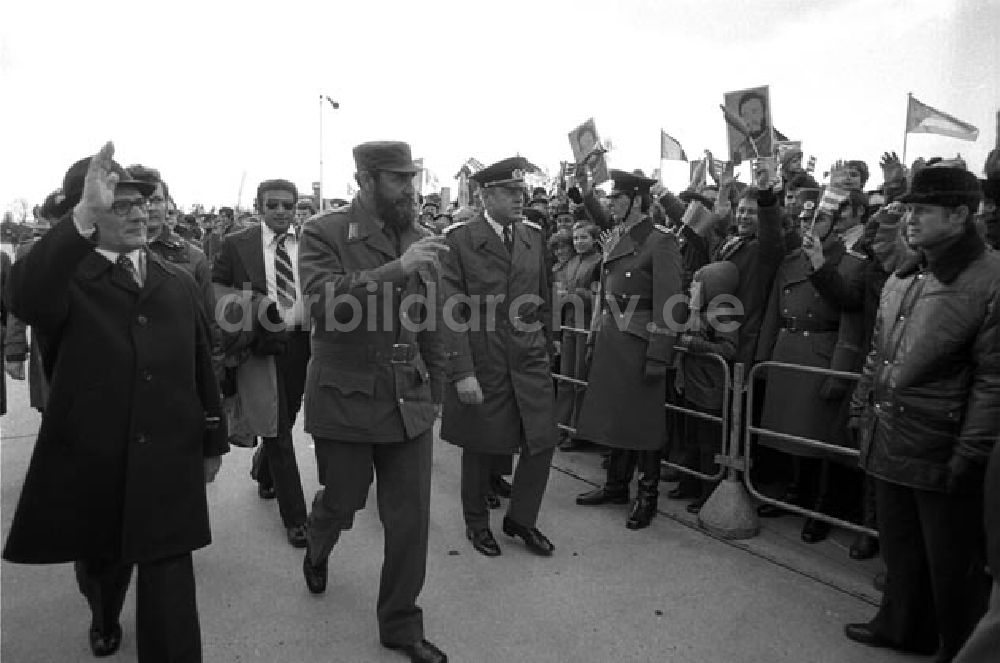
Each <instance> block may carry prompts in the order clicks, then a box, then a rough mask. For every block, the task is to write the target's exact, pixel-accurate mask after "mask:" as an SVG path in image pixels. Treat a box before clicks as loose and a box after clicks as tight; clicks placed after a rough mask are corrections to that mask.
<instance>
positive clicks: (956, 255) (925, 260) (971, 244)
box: [896, 226, 986, 285]
mask: <svg viewBox="0 0 1000 663" xmlns="http://www.w3.org/2000/svg"><path fill="white" fill-rule="evenodd" d="M985 251H986V244H985V243H984V242H983V238H982V237H980V236H979V232H978V231H977V230H976V229H975V228H974V227H972V226H967V227H966V229H965V232H963V233H962V234H961V235H959V236H958V237H956V238H955V239H952V240H948V241H947V242H946V243H945V244H944V245H943V246H942V247H941V248H940V249H939V250H938V251H935V252H934V253H935V254H936V256H935V257H933V258H932V257H931V256H930V255H928V253H927V251H926V250H921V251H918V252H917V253H916V254H914V255H912V256H910V257H909V258H907V259H906V260H905V261H904V262H903V264H902V265H900V267H899V269H898V270H896V276H897V277H899V278H906V277H907V276H912V275H913V274H915V273H917V272H918V271H920V270H921V269H924V268H926V269H927V270H928V271H930V273H931V274H933V275H934V277H935V278H936V279H937V280H938V281H940V282H941V283H944V284H945V285H949V284H951V283H952V282H953V281H954V280H955V279H957V278H958V275H959V274H961V273H962V272H963V271H965V268H966V267H968V266H969V263H971V262H972V261H973V260H975V259H976V258H978V257H979V256H981V255H983V253H984V252H985Z"/></svg>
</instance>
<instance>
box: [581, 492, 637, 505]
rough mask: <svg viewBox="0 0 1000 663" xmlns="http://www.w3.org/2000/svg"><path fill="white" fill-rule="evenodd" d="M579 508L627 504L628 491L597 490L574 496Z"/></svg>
mask: <svg viewBox="0 0 1000 663" xmlns="http://www.w3.org/2000/svg"><path fill="white" fill-rule="evenodd" d="M576 503H577V504H579V505H580V506H598V505H600V504H628V490H608V489H607V488H597V489H595V490H591V491H590V492H587V493H581V494H580V495H577V496H576Z"/></svg>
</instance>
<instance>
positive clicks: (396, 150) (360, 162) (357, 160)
mask: <svg viewBox="0 0 1000 663" xmlns="http://www.w3.org/2000/svg"><path fill="white" fill-rule="evenodd" d="M354 164H355V166H357V169H358V172H361V171H366V170H374V171H380V170H381V171H387V172H390V173H411V174H416V173H419V172H420V167H419V166H417V165H416V164H415V163H413V157H412V155H411V154H410V146H409V145H408V144H407V143H403V142H401V141H396V140H376V141H372V142H369V143H361V144H360V145H358V146H356V147H355V148H354Z"/></svg>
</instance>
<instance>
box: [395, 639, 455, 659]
mask: <svg viewBox="0 0 1000 663" xmlns="http://www.w3.org/2000/svg"><path fill="white" fill-rule="evenodd" d="M382 646H383V647H385V648H386V649H393V650H395V651H399V652H403V653H404V654H406V655H407V656H409V657H410V660H411V661H413V663H448V657H447V656H446V655H445V653H444V652H443V651H441V650H440V649H438V648H437V646H436V645H435V644H434V643H433V642H428V641H427V640H420V641H419V642H414V643H412V644H409V645H393V644H389V643H387V642H383V643H382Z"/></svg>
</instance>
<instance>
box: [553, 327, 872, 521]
mask: <svg viewBox="0 0 1000 663" xmlns="http://www.w3.org/2000/svg"><path fill="white" fill-rule="evenodd" d="M561 330H562V331H563V332H570V333H574V334H583V335H585V334H587V333H589V332H588V330H586V329H580V328H576V327H568V326H563V327H561ZM676 350H678V351H680V352H688V350H687V349H685V348H680V347H678V348H676ZM690 354H694V353H690ZM697 356H699V357H703V358H710V359H712V360H713V361H715V362H718V363H719V364H720V367H721V369H722V371H723V375H724V376H725V385H726V388H725V390H724V392H723V408H722V413H721V416H715V415H711V414H707V413H705V412H702V411H699V410H693V409H690V408H685V407H682V406H680V405H677V404H675V403H670V402H664V404H663V405H664V409H665V410H667V411H669V412H674V413H677V414H681V415H684V416H692V417H697V418H700V419H704V420H707V421H714V422H717V423H718V424H719V425H720V430H721V434H720V436H719V437H720V439H719V453H718V454H717V455H716V457H715V461H716V463H717V464H718V470H717V471H716V472H715V473H714V474H712V475H708V474H705V473H703V472H700V471H698V470H696V469H694V468H691V467H687V466H685V465H681V464H678V463H674V462H669V461H665V462H664V464H665V465H667V466H668V467H671V468H673V469H675V470H677V471H679V472H683V473H685V474H689V475H692V476H696V477H698V478H699V479H702V480H705V481H713V482H719V483H718V485H717V487H716V489H715V491H714V492H713V494H712V497H710V498H709V500H708V502H706V504H705V506H704V507H703V508H702V511H701V513H700V514H699V521H700V522H702V524H703V525H704V526H706V527H707V528H708V529H710V530H712V531H713V532H714V533H716V534H718V535H720V536H724V537H726V538H750V537H752V536H756V534H757V533H758V532H759V529H760V528H759V523H758V519H757V515H756V504H755V503H754V502H753V500H756V502H757V503H763V504H772V505H774V506H777V507H780V508H782V509H785V510H786V511H789V512H792V513H796V514H799V515H801V516H805V517H807V518H815V519H817V520H821V521H824V522H827V523H830V524H832V525H835V526H837V527H841V528H844V529H847V530H851V531H854V532H862V533H864V534H868V535H869V536H875V537H877V536H878V532H876V531H875V530H873V529H871V528H868V527H864V526H862V525H858V524H857V523H853V522H850V521H847V520H842V519H840V518H838V517H836V516H832V515H830V514H826V513H823V512H820V511H814V510H812V509H807V508H804V507H802V506H799V505H797V504H791V503H788V502H784V501H782V500H779V499H776V498H773V497H769V496H768V495H765V494H764V493H762V492H761V491H760V490H759V489H758V487H757V486H755V485H754V483H753V479H752V477H751V472H750V467H751V462H750V459H751V458H752V455H753V445H754V437H755V436H771V437H775V438H779V439H782V440H785V441H787V442H791V443H793V444H796V445H801V446H803V447H808V448H811V449H814V450H818V451H822V452H824V453H825V454H836V455H842V456H847V457H851V458H854V459H857V458H858V456H859V453H858V451H857V450H856V449H852V448H848V447H842V446H838V445H835V444H829V443H827V442H823V441H822V440H816V439H812V438H807V437H800V436H797V435H791V434H788V433H783V432H781V431H777V430H773V429H768V428H764V427H762V426H756V425H754V422H753V416H752V408H753V403H754V398H755V396H756V395H757V394H758V393H759V389H760V386H759V385H760V384H764V383H765V382H766V381H763V380H758V379H757V378H758V376H759V375H760V374H761V372H762V371H765V370H767V369H775V370H785V371H799V372H802V373H809V374H813V375H822V376H826V377H834V378H840V379H843V380H850V381H852V382H853V381H857V380H858V378H860V375H859V374H857V373H849V372H845V371H835V370H832V369H828V368H818V367H814V366H801V365H798V364H789V363H785V362H778V361H764V362H760V363H758V364H756V365H754V366H753V367H752V368H751V369H750V370H749V372H747V371H746V367H745V366H744V365H743V364H739V363H738V364H734V365H733V366H732V368H730V365H729V363H728V362H727V361H726V360H725V359H724V358H723V357H721V356H720V355H717V354H703V353H697ZM552 377H553V378H554V379H555V380H557V381H558V382H560V383H567V384H573V385H577V386H581V387H583V388H586V387H587V381H586V380H581V379H579V378H574V377H572V376H568V375H562V374H559V373H553V375H552ZM559 428H560V430H564V431H567V432H569V433H570V434H574V433H575V432H576V429H575V428H574V427H573V426H571V425H568V424H563V423H559ZM751 497H752V498H753V500H751Z"/></svg>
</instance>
